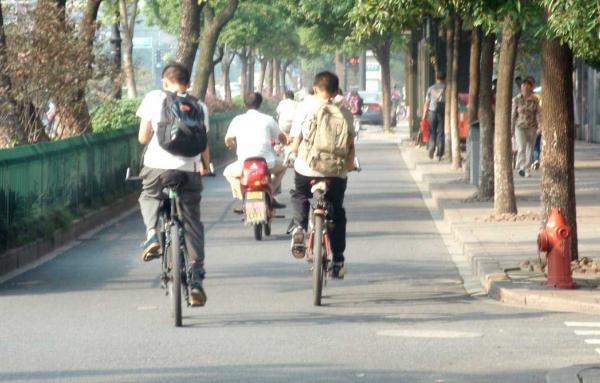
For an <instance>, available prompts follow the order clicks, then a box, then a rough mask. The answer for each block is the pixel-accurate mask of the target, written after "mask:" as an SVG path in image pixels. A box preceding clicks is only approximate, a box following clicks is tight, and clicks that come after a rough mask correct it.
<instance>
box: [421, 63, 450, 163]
mask: <svg viewBox="0 0 600 383" xmlns="http://www.w3.org/2000/svg"><path fill="white" fill-rule="evenodd" d="M445 93H446V76H445V74H444V73H442V72H438V73H437V75H436V81H435V84H433V85H432V86H430V87H429V89H427V93H426V94H425V103H424V105H423V118H422V119H423V120H425V119H427V120H428V122H429V142H428V143H427V149H428V151H429V158H433V156H434V154H435V156H436V157H437V158H438V160H439V161H441V160H442V157H443V156H444V104H445V103H444V95H445Z"/></svg>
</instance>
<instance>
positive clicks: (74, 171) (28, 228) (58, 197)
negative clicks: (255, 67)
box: [0, 112, 236, 253]
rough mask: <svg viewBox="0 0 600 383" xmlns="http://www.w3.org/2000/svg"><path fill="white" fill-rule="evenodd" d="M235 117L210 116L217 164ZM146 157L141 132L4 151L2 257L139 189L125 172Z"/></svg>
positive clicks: (0, 172)
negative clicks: (10, 249) (228, 127)
mask: <svg viewBox="0 0 600 383" xmlns="http://www.w3.org/2000/svg"><path fill="white" fill-rule="evenodd" d="M235 114H236V113H234V112H231V113H224V114H219V115H215V116H213V117H211V126H210V132H209V144H210V146H211V154H212V155H213V158H215V159H219V158H223V157H224V156H226V155H227V153H226V151H227V150H226V148H225V146H224V144H223V138H224V136H225V133H226V130H227V126H228V125H229V122H230V121H231V119H232V118H233V117H234V116H235ZM141 153H142V147H141V146H140V145H139V144H138V143H137V128H136V127H130V128H125V129H119V130H114V131H111V132H108V133H101V134H84V135H81V136H78V137H73V138H69V139H65V140H60V141H54V142H42V143H39V144H35V145H26V146H21V147H17V148H13V149H3V150H0V253H1V252H2V251H4V250H6V249H8V248H11V247H14V246H18V245H21V244H23V243H26V242H28V241H30V240H32V239H37V238H40V237H43V236H45V235H49V234H51V233H52V232H53V231H54V230H56V229H57V228H60V227H61V226H66V225H68V224H69V223H70V220H71V218H72V217H74V216H80V215H82V214H85V213H86V212H87V211H90V210H93V209H96V208H98V207H101V206H103V205H106V204H108V203H110V202H112V201H114V200H115V199H117V198H118V197H121V196H124V195H126V194H128V193H130V192H133V191H135V190H136V189H138V188H139V185H136V184H131V183H129V184H128V183H126V182H125V171H126V169H127V167H132V168H133V169H136V170H137V169H139V165H140V157H141Z"/></svg>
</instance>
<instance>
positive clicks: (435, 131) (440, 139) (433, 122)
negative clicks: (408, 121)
mask: <svg viewBox="0 0 600 383" xmlns="http://www.w3.org/2000/svg"><path fill="white" fill-rule="evenodd" d="M427 119H428V120H429V142H428V144H427V148H428V149H429V151H430V153H431V152H433V150H435V149H436V148H437V152H436V153H435V155H436V157H442V156H443V155H444V112H443V111H441V112H439V111H438V112H434V111H432V110H430V111H429V112H427Z"/></svg>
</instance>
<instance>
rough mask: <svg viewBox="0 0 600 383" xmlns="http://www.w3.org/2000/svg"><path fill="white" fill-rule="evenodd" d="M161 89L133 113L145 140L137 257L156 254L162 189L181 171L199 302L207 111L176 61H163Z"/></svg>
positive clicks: (194, 295) (197, 301) (195, 301)
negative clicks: (141, 227)
mask: <svg viewBox="0 0 600 383" xmlns="http://www.w3.org/2000/svg"><path fill="white" fill-rule="evenodd" d="M161 77H162V85H163V89H162V90H154V91H151V92H149V93H148V94H147V95H146V97H144V100H143V101H142V103H141V105H140V107H139V109H138V110H137V113H136V115H137V116H138V117H140V118H141V122H140V130H139V134H138V140H139V142H140V144H142V145H146V144H147V145H148V146H147V147H146V151H145V154H144V160H143V168H142V170H141V172H140V177H141V178H142V193H141V195H140V198H139V203H140V210H141V213H142V217H143V219H144V225H145V226H146V241H145V242H144V243H143V245H142V247H143V249H144V250H143V253H142V259H143V260H144V261H150V260H152V259H155V258H158V257H160V254H161V253H160V242H159V240H158V234H157V230H156V225H157V221H158V210H159V206H160V201H161V199H163V198H164V197H163V189H164V187H165V184H166V183H168V180H169V178H170V177H172V176H173V174H174V173H175V172H177V173H178V174H179V173H183V174H184V175H185V179H186V182H184V183H183V184H182V185H180V187H179V189H178V195H179V198H180V201H181V206H180V213H181V215H182V217H183V227H184V229H185V245H186V250H187V252H186V254H187V256H188V261H189V264H190V269H191V270H192V273H191V274H192V275H191V276H190V277H191V297H190V303H191V305H192V306H204V304H205V303H206V293H205V292H204V289H203V287H202V280H203V279H204V274H205V272H204V225H203V224H202V221H201V219H200V200H201V195H200V193H201V192H202V176H203V175H206V174H208V173H209V172H210V170H209V169H208V167H207V166H205V165H208V164H210V154H209V151H208V147H207V142H208V140H207V131H208V123H209V120H208V110H207V108H206V105H204V103H202V102H200V101H198V100H197V99H195V98H194V97H192V96H191V95H189V94H187V93H186V90H187V89H188V86H189V83H190V72H189V71H188V69H187V68H186V67H185V66H183V65H181V64H179V63H170V64H168V65H167V66H166V67H165V68H164V69H163V72H162V76H161Z"/></svg>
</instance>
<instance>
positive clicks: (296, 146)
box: [290, 134, 302, 153]
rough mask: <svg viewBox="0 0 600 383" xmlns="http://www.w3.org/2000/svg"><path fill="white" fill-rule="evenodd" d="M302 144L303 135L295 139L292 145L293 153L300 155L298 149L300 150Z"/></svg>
mask: <svg viewBox="0 0 600 383" xmlns="http://www.w3.org/2000/svg"><path fill="white" fill-rule="evenodd" d="M301 142H302V134H299V135H298V136H296V137H294V140H293V141H292V143H291V144H290V150H291V151H292V152H293V153H298V149H299V148H300V143H301Z"/></svg>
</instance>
